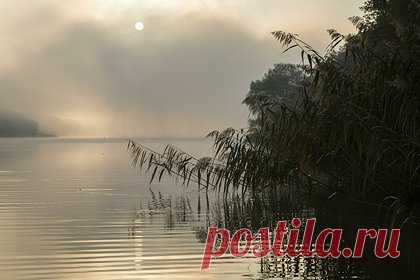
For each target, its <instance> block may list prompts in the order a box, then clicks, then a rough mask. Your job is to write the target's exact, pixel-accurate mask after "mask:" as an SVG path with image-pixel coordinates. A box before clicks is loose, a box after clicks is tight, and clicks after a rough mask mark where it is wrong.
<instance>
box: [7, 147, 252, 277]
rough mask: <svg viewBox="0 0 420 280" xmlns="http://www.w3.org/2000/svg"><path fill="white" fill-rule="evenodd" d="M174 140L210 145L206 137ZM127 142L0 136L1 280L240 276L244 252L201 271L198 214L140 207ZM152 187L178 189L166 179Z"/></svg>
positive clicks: (246, 267) (141, 192)
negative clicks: (174, 215) (171, 214)
mask: <svg viewBox="0 0 420 280" xmlns="http://www.w3.org/2000/svg"><path fill="white" fill-rule="evenodd" d="M149 144H150V145H151V146H154V147H160V146H161V142H159V141H149ZM176 144H177V145H179V146H181V147H184V148H186V147H188V149H189V150H190V151H191V150H192V151H193V152H195V153H196V154H200V153H201V155H205V154H208V152H209V142H207V141H197V140H189V141H184V142H181V143H176ZM125 145H126V143H125V142H124V141H117V140H115V141H114V140H110V141H107V142H103V141H94V140H89V141H82V140H77V141H76V140H75V141H72V140H63V139H0V170H1V171H0V222H1V224H2V226H1V228H0V248H1V250H0V271H1V273H2V275H3V276H2V277H1V279H104V280H107V279H222V278H223V279H241V278H242V276H241V275H244V273H245V274H249V273H252V269H250V262H249V261H244V260H231V259H226V260H223V259H221V260H217V261H215V262H214V265H213V268H212V269H211V270H210V271H209V272H206V273H204V274H203V273H201V272H200V263H201V257H202V255H201V254H202V251H203V244H202V243H200V242H199V239H198V238H197V233H196V231H195V230H194V227H195V226H196V225H197V224H198V223H200V222H199V220H200V219H199V218H200V217H199V216H197V215H195V216H194V215H190V216H189V218H188V219H187V220H185V221H175V222H174V223H169V224H168V218H167V215H166V214H165V213H157V214H154V215H150V214H148V213H144V212H142V211H141V210H140V209H141V207H140V206H141V204H142V203H144V202H147V200H148V199H149V198H150V194H149V185H148V184H147V182H148V179H147V178H146V177H145V176H143V175H141V174H140V173H139V172H138V170H135V169H133V168H132V167H131V166H130V162H129V156H128V154H127V152H126V151H125ZM153 189H154V190H156V191H161V192H162V193H165V194H167V195H170V196H172V197H176V196H177V195H179V194H180V193H181V189H180V187H177V186H175V185H174V183H173V182H172V180H167V181H165V182H163V183H159V184H155V185H153ZM193 195H194V194H193ZM237 264H240V265H237Z"/></svg>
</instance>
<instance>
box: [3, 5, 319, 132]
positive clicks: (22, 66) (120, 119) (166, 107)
mask: <svg viewBox="0 0 420 280" xmlns="http://www.w3.org/2000/svg"><path fill="white" fill-rule="evenodd" d="M18 2H19V1H18ZM19 3H21V2H19ZM45 3H50V4H49V5H47V4H45V5H43V6H34V7H36V8H37V9H35V10H32V12H29V11H28V10H26V9H24V11H23V12H24V14H25V18H24V20H23V19H22V20H20V24H23V25H26V26H27V25H28V23H31V24H30V26H31V30H22V34H20V36H17V35H16V34H12V33H13V32H12V30H13V28H15V27H16V26H15V24H16V20H14V24H12V23H10V22H11V21H12V20H11V19H9V20H7V19H4V20H5V21H6V22H8V23H9V24H8V25H7V26H6V25H5V27H4V29H6V30H8V31H9V32H8V33H7V34H8V35H7V36H8V37H10V39H11V41H13V42H14V43H13V44H14V47H13V48H4V49H0V51H2V53H4V54H6V53H7V54H8V57H9V60H8V61H3V63H1V62H0V74H1V75H0V102H1V104H3V106H5V107H7V108H9V109H10V108H12V109H13V110H15V111H19V112H24V113H25V114H27V115H29V116H34V117H35V118H37V119H41V120H43V122H44V125H45V126H47V127H48V128H49V129H50V130H56V131H57V130H59V133H60V134H63V135H75V134H78V135H79V134H80V135H89V136H104V135H109V136H145V137H148V136H197V135H204V134H205V133H206V132H208V131H210V130H212V129H217V128H224V127H227V126H235V127H240V126H243V125H245V123H246V117H247V110H246V108H244V107H243V106H242V105H241V101H242V99H243V98H244V96H245V94H246V93H247V90H248V86H249V83H250V81H251V80H254V79H257V78H259V77H261V76H262V74H263V73H264V72H265V71H266V70H267V69H268V67H270V66H271V65H272V64H274V63H276V62H280V61H294V59H295V58H294V54H292V53H290V54H286V55H282V54H281V48H280V46H279V45H278V44H277V43H276V42H275V41H274V40H273V39H272V38H271V37H270V35H269V34H268V33H267V34H263V35H262V34H261V33H258V32H254V29H253V25H252V24H250V23H249V22H244V21H243V18H241V17H228V16H226V15H225V14H224V13H210V12H208V11H206V12H203V11H198V10H191V11H188V12H185V11H184V12H182V13H169V14H166V13H164V12H162V11H160V12H150V13H144V15H143V17H142V20H143V21H144V23H145V25H146V28H145V30H144V31H142V32H137V31H135V30H134V28H133V24H134V22H135V20H136V18H135V17H134V15H133V13H132V12H130V11H125V10H124V11H122V12H121V14H120V16H114V17H113V18H112V20H111V19H110V20H106V17H105V19H104V15H106V14H107V13H109V11H108V12H106V13H105V14H103V13H102V14H101V15H102V16H101V17H99V19H98V18H96V19H94V18H91V17H87V16H86V15H85V14H84V13H81V12H77V9H75V8H74V7H73V9H72V10H71V12H68V11H67V10H66V9H64V7H65V6H63V5H61V6H54V5H53V4H51V3H53V2H50V1H46V2H45ZM73 4H74V6H75V7H84V6H82V5H83V4H82V2H78V1H76V2H74V3H73ZM66 7H68V8H70V6H66ZM213 8H214V7H213ZM82 10H83V9H82ZM83 11H84V10H83ZM123 14H125V15H126V17H122V16H121V15H123ZM19 38H20V39H19ZM313 41H315V44H320V42H321V41H322V39H320V38H318V37H316V36H315V37H314V40H313ZM66 122H67V123H69V124H71V125H68V126H66V125H64V124H65V123H66ZM75 125H77V126H78V127H79V128H78V129H75ZM58 127H60V129H58ZM66 127H69V129H68V131H66V129H65V128H66ZM70 128H71V129H70ZM56 131H51V132H52V133H54V132H56Z"/></svg>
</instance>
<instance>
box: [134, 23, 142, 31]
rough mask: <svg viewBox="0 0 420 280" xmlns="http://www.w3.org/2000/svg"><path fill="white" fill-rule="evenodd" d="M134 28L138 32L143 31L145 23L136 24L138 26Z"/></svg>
mask: <svg viewBox="0 0 420 280" xmlns="http://www.w3.org/2000/svg"><path fill="white" fill-rule="evenodd" d="M134 28H135V29H136V30H138V31H142V30H143V29H144V23H143V22H141V21H138V22H136V24H134Z"/></svg>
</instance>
